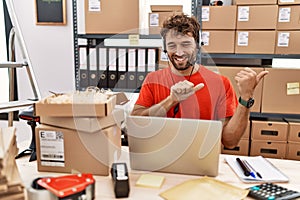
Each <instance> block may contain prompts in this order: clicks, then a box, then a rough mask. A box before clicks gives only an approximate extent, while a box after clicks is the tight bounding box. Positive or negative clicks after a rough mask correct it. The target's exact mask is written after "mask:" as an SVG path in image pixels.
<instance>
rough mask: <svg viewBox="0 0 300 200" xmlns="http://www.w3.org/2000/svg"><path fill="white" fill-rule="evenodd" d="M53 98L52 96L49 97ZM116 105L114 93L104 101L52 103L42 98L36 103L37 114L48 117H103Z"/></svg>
mask: <svg viewBox="0 0 300 200" xmlns="http://www.w3.org/2000/svg"><path fill="white" fill-rule="evenodd" d="M48 98H51V97H48ZM115 105H116V96H115V95H112V96H110V97H109V99H108V100H107V101H106V102H104V103H96V104H92V103H78V104H77V103H75V104H72V103H60V104H59V103H57V104H54V103H53V104H52V103H51V104H50V103H46V102H45V101H44V100H41V101H39V102H37V103H35V105H34V111H35V116H40V117H43V116H48V117H103V116H107V115H108V114H110V113H111V112H112V111H113V109H114V108H115Z"/></svg>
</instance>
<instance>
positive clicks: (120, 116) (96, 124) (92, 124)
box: [40, 109, 125, 133]
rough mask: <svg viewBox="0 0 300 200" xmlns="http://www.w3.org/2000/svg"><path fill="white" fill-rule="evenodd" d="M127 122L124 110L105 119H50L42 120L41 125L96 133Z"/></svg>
mask: <svg viewBox="0 0 300 200" xmlns="http://www.w3.org/2000/svg"><path fill="white" fill-rule="evenodd" d="M124 120H125V117H124V110H123V109H114V110H113V111H112V113H111V114H109V115H107V116H105V117H74V118H73V117H48V116H42V117H41V118H40V122H41V124H45V125H52V126H56V127H61V128H64V127H68V128H70V129H74V130H75V129H76V130H78V131H86V132H89V133H94V132H96V131H100V130H101V129H106V128H108V127H110V126H115V125H117V126H118V127H121V123H122V122H123V121H124Z"/></svg>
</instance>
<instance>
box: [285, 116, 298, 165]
mask: <svg viewBox="0 0 300 200" xmlns="http://www.w3.org/2000/svg"><path fill="white" fill-rule="evenodd" d="M287 121H288V123H289V135H288V146H287V154H286V158H287V159H292V160H300V120H295V119H287Z"/></svg>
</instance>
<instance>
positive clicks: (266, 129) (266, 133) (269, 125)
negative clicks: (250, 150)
mask: <svg viewBox="0 0 300 200" xmlns="http://www.w3.org/2000/svg"><path fill="white" fill-rule="evenodd" d="M251 126H252V127H251V138H252V139H253V140H266V141H270V140H271V141H284V142H286V141H287V135H288V123H286V122H275V121H256V120H252V123H251Z"/></svg>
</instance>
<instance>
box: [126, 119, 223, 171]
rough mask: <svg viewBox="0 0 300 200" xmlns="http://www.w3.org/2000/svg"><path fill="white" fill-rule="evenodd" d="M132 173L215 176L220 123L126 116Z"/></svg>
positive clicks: (219, 150) (217, 166) (217, 163)
mask: <svg viewBox="0 0 300 200" xmlns="http://www.w3.org/2000/svg"><path fill="white" fill-rule="evenodd" d="M126 126H127V134H128V145H129V152H130V166H131V169H134V170H145V171H160V172H168V173H179V174H193V175H206V176H217V175H218V169H219V155H220V152H221V133H222V122H221V121H212V120H197V119H179V118H163V117H143V116H127V118H126Z"/></svg>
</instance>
